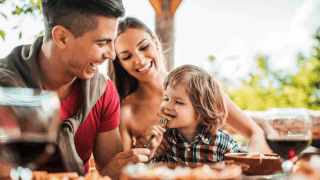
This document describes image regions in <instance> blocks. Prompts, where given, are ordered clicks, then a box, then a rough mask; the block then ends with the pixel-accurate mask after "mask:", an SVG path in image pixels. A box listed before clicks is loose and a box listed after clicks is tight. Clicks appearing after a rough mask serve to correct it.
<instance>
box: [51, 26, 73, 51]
mask: <svg viewBox="0 0 320 180" xmlns="http://www.w3.org/2000/svg"><path fill="white" fill-rule="evenodd" d="M72 37H73V35H72V33H71V32H70V31H69V30H68V29H67V28H65V27H63V26H60V25H57V26H55V27H54V28H53V29H52V39H53V41H54V42H55V44H56V45H57V46H58V47H59V48H61V49H64V48H66V45H67V41H68V40H70V38H72Z"/></svg>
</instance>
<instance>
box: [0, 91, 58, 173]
mask: <svg viewBox="0 0 320 180" xmlns="http://www.w3.org/2000/svg"><path fill="white" fill-rule="evenodd" d="M59 110H60V101H59V98H58V96H57V95H56V94H55V93H53V92H49V91H41V92H40V91H38V90H34V89H29V88H2V87H0V164H1V166H0V179H1V178H9V177H10V178H11V179H16V178H17V176H18V178H19V176H20V178H21V179H28V178H24V177H22V176H23V175H24V176H26V177H28V175H25V174H26V173H27V172H28V171H30V172H31V170H36V169H37V167H38V166H39V165H41V164H42V163H44V162H46V161H47V160H48V158H49V157H50V156H51V155H52V154H53V153H54V152H55V149H56V145H55V144H56V137H57V130H58V124H59V121H60V112H59ZM21 169H22V170H21Z"/></svg>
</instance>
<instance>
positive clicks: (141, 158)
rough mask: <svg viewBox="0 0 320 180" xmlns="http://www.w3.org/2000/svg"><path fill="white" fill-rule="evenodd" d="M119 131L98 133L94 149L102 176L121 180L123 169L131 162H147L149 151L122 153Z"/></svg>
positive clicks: (137, 150)
mask: <svg viewBox="0 0 320 180" xmlns="http://www.w3.org/2000/svg"><path fill="white" fill-rule="evenodd" d="M122 151H123V148H122V142H121V138H120V133H119V129H118V128H116V129H114V130H112V131H108V132H103V133H98V135H97V137H96V140H95V145H94V148H93V156H94V160H95V164H96V168H97V170H98V171H99V173H100V174H101V175H102V176H109V177H110V178H111V179H114V180H116V179H119V175H120V172H121V170H122V168H123V167H124V166H125V165H127V164H128V163H129V162H132V163H138V162H147V161H148V155H149V154H150V150H149V149H145V148H144V149H131V150H128V151H126V152H122Z"/></svg>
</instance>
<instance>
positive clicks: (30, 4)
mask: <svg viewBox="0 0 320 180" xmlns="http://www.w3.org/2000/svg"><path fill="white" fill-rule="evenodd" d="M6 2H9V1H5V0H0V7H1V6H2V5H4V4H5V3H6ZM21 2H23V3H21ZM12 5H13V7H14V9H13V10H12V15H17V16H21V15H22V14H24V15H27V14H28V15H32V16H33V17H35V18H36V14H37V13H40V14H42V10H41V0H36V2H35V1H34V0H20V3H19V2H17V1H12ZM0 9H1V8H0ZM0 14H1V17H3V18H5V19H6V20H8V16H7V15H6V14H4V12H1V10H0ZM1 17H0V18H1ZM19 27H20V25H19V24H18V25H17V26H15V27H14V28H13V29H17V28H19ZM40 34H41V33H40ZM40 34H39V35H40ZM22 35H23V34H22V32H21V31H20V32H19V39H21V38H22ZM39 35H38V36H39ZM0 36H1V37H2V39H3V40H5V32H4V31H3V30H2V29H0Z"/></svg>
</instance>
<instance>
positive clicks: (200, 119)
mask: <svg viewBox="0 0 320 180" xmlns="http://www.w3.org/2000/svg"><path fill="white" fill-rule="evenodd" d="M202 119H203V117H202V116H201V115H200V114H198V117H197V119H196V121H197V122H198V123H200V122H201V121H202Z"/></svg>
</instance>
